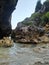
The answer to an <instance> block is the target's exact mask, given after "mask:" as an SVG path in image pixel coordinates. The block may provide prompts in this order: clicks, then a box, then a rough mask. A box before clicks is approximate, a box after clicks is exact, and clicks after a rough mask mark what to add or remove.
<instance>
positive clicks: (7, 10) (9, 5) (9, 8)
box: [0, 0, 18, 38]
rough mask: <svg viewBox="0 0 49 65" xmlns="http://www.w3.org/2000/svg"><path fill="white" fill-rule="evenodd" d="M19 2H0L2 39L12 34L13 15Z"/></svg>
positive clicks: (16, 0)
mask: <svg viewBox="0 0 49 65" xmlns="http://www.w3.org/2000/svg"><path fill="white" fill-rule="evenodd" d="M17 2H18V0H0V38H2V37H3V36H9V34H10V33H11V30H12V28H11V14H12V12H13V11H14V9H15V6H16V5H17Z"/></svg>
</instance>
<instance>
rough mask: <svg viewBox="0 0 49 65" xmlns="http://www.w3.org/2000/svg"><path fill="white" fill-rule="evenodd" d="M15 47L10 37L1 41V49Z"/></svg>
mask: <svg viewBox="0 0 49 65" xmlns="http://www.w3.org/2000/svg"><path fill="white" fill-rule="evenodd" d="M11 46H13V41H12V40H11V39H10V38H9V37H3V39H0V47H11Z"/></svg>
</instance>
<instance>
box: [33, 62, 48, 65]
mask: <svg viewBox="0 0 49 65" xmlns="http://www.w3.org/2000/svg"><path fill="white" fill-rule="evenodd" d="M33 65H49V63H48V62H47V63H46V62H45V63H42V62H35V64H33Z"/></svg>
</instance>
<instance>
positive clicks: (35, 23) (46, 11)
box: [12, 0, 49, 43]
mask: <svg viewBox="0 0 49 65" xmlns="http://www.w3.org/2000/svg"><path fill="white" fill-rule="evenodd" d="M39 1H41V0H39ZM37 4H39V3H37ZM39 5H40V4H39ZM36 7H37V8H36V9H38V11H37V10H36V12H34V13H33V14H32V15H31V17H29V18H26V19H25V20H23V21H22V22H19V23H18V24H17V27H16V28H15V30H14V31H13V32H12V38H13V39H14V41H16V42H21V43H49V0H46V1H45V2H44V3H43V4H42V6H41V7H40V8H39V6H36Z"/></svg>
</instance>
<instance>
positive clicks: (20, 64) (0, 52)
mask: <svg viewBox="0 0 49 65" xmlns="http://www.w3.org/2000/svg"><path fill="white" fill-rule="evenodd" d="M0 65H49V44H38V45H35V44H34V45H33V44H20V43H16V44H15V43H14V46H13V47H11V48H2V47H1V48H0Z"/></svg>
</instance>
